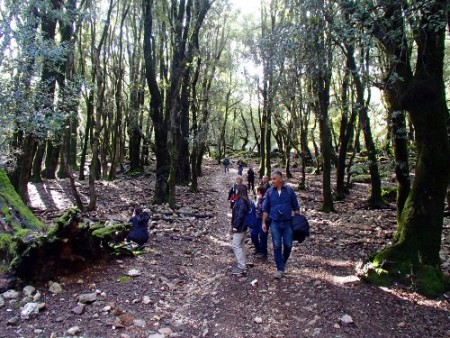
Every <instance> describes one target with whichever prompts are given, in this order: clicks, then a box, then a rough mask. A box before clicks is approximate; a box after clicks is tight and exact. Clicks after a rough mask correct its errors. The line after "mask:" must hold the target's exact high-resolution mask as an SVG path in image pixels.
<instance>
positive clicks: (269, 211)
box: [262, 170, 300, 279]
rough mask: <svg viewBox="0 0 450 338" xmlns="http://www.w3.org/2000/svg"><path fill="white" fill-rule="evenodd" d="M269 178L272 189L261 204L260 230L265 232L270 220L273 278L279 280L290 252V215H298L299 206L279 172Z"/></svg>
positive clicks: (291, 190) (291, 236)
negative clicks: (275, 268) (274, 265)
mask: <svg viewBox="0 0 450 338" xmlns="http://www.w3.org/2000/svg"><path fill="white" fill-rule="evenodd" d="M271 177H272V188H270V189H269V190H268V191H267V192H266V195H265V199H264V203H263V221H262V230H263V231H264V232H267V230H268V224H267V223H268V222H267V220H268V218H270V220H271V224H270V229H271V230H270V232H271V234H272V242H273V253H274V256H275V264H276V267H277V272H276V274H275V278H276V279H281V278H283V276H284V270H285V267H286V263H287V261H288V259H289V256H290V255H291V251H292V242H293V231H292V227H291V218H292V213H293V212H294V214H300V206H299V204H298V199H297V196H296V195H295V192H294V190H293V189H292V188H290V187H288V186H286V184H285V183H284V182H283V174H282V173H281V171H279V170H277V171H274V172H273V173H272V175H271Z"/></svg>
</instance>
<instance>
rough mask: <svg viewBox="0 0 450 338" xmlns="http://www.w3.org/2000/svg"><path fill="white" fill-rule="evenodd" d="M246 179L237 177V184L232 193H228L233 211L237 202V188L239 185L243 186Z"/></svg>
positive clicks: (232, 188)
mask: <svg viewBox="0 0 450 338" xmlns="http://www.w3.org/2000/svg"><path fill="white" fill-rule="evenodd" d="M243 182H244V179H243V178H242V176H237V177H236V180H235V183H234V184H233V186H232V187H231V189H230V191H229V192H228V201H229V202H230V208H231V209H233V206H234V202H236V200H237V187H238V185H241V184H243Z"/></svg>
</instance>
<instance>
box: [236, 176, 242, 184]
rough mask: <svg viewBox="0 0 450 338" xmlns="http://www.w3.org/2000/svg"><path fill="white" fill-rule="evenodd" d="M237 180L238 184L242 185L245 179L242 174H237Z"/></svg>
mask: <svg viewBox="0 0 450 338" xmlns="http://www.w3.org/2000/svg"><path fill="white" fill-rule="evenodd" d="M235 182H236V184H238V185H240V184H242V183H244V179H243V178H242V176H237V177H236V181H235Z"/></svg>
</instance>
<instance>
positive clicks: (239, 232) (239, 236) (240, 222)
mask: <svg viewBox="0 0 450 338" xmlns="http://www.w3.org/2000/svg"><path fill="white" fill-rule="evenodd" d="M249 207H250V201H249V199H248V194H247V187H246V186H245V185H242V184H240V185H238V186H237V200H236V203H234V207H233V213H232V217H231V231H232V234H233V239H232V243H231V246H232V247H233V251H234V254H235V256H236V260H237V266H235V267H234V268H233V270H232V273H233V275H237V276H240V275H243V274H245V273H246V272H247V268H246V251H245V238H246V237H247V225H246V224H245V222H244V218H245V215H246V214H247V212H248V209H249Z"/></svg>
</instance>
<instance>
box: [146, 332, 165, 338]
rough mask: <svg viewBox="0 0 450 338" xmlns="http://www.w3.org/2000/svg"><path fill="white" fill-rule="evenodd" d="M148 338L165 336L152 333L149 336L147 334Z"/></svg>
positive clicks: (162, 337)
mask: <svg viewBox="0 0 450 338" xmlns="http://www.w3.org/2000/svg"><path fill="white" fill-rule="evenodd" d="M148 338H165V336H164V335H162V334H160V333H153V334H151V335H150V336H148Z"/></svg>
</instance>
